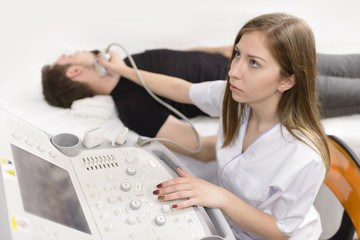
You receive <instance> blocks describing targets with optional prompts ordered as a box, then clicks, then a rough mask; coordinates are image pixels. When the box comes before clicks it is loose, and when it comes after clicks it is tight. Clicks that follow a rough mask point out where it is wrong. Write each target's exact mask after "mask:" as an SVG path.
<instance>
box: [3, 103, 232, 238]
mask: <svg viewBox="0 0 360 240" xmlns="http://www.w3.org/2000/svg"><path fill="white" fill-rule="evenodd" d="M0 129H1V133H2V137H1V139H0V159H1V162H0V166H1V171H0V211H1V213H2V214H1V216H0V232H1V235H2V239H3V237H4V239H14V240H15V239H16V240H17V239H103V240H112V239H125V240H127V239H129V240H131V239H141V240H145V239H179V240H184V239H189V240H192V239H194V240H195V239H198V240H200V239H234V237H233V235H232V233H231V230H230V228H229V226H228V225H227V223H226V220H225V218H224V216H223V215H222V214H221V212H220V211H219V210H218V209H207V208H202V207H190V208H186V209H173V208H172V207H171V206H172V205H173V204H175V203H176V201H169V202H162V201H158V199H157V196H155V195H153V191H154V190H155V189H156V185H157V184H159V183H161V182H163V181H165V180H168V179H171V178H174V177H177V174H176V172H175V169H176V167H177V166H181V167H182V168H183V169H184V170H186V171H189V170H188V169H187V168H186V166H184V165H182V163H181V162H180V161H179V160H178V159H177V158H176V156H175V155H174V154H173V153H172V152H171V151H169V150H168V149H167V148H165V147H164V146H163V145H162V144H160V143H157V142H153V143H151V144H149V145H148V146H145V147H139V146H138V145H137V144H136V142H131V141H125V143H124V144H123V145H121V146H120V145H117V146H112V145H111V144H110V142H109V141H106V140H105V141H104V142H103V144H101V145H100V146H98V147H95V148H92V149H88V148H85V147H84V146H83V145H82V144H81V141H80V140H77V139H76V138H77V137H76V136H71V134H66V135H65V136H66V138H62V139H60V140H59V141H58V140H56V138H55V137H56V136H54V137H53V136H50V135H49V134H47V133H46V132H44V131H42V130H40V129H38V128H36V127H34V126H32V125H30V124H28V123H26V122H25V121H23V120H21V119H19V118H17V117H15V116H13V115H11V114H9V113H8V112H6V111H4V110H1V109H0ZM64 139H65V140H64ZM79 142H80V143H79ZM59 145H61V146H59ZM74 147H76V148H77V149H75V150H74ZM3 213H4V214H3Z"/></svg>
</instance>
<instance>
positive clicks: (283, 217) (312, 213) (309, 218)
mask: <svg viewBox="0 0 360 240" xmlns="http://www.w3.org/2000/svg"><path fill="white" fill-rule="evenodd" d="M225 86H226V81H211V82H203V83H199V84H194V85H193V86H192V87H191V88H190V92H189V95H190V98H191V100H192V102H193V103H194V104H195V105H196V106H197V107H198V108H200V109H201V110H202V111H204V112H205V113H207V114H209V115H210V116H216V117H220V124H219V130H218V137H217V143H216V155H217V164H218V180H219V184H220V186H222V187H224V188H226V189H227V190H229V191H231V192H232V193H234V194H235V195H236V196H238V197H239V198H241V199H242V200H243V201H245V202H247V203H248V204H250V205H251V206H253V207H255V208H257V209H259V210H261V211H263V212H265V213H268V214H271V215H272V216H273V217H274V218H275V219H276V223H277V225H278V227H279V229H280V231H281V232H282V233H284V234H285V235H288V236H291V238H290V239H292V240H295V239H299V240H304V239H306V240H313V239H314V240H315V239H319V236H320V234H321V231H322V229H321V223H320V217H319V215H318V213H317V211H316V210H315V208H314V207H313V202H314V200H315V197H316V195H317V193H318V190H319V188H320V186H321V184H322V182H323V180H324V177H325V165H324V163H323V160H322V159H321V157H320V156H319V154H318V153H316V152H315V151H314V150H313V149H311V148H310V147H309V146H307V145H306V144H304V143H302V142H300V141H298V140H297V139H296V138H294V137H293V136H292V135H291V134H290V133H289V132H288V131H287V130H286V128H285V127H281V125H280V124H276V125H275V126H273V127H272V128H271V129H269V130H268V131H266V132H265V133H263V134H262V135H261V136H259V137H258V138H257V139H256V140H255V141H254V142H253V143H251V144H250V146H249V147H248V148H247V149H246V151H245V152H243V153H242V145H243V139H244V137H245V132H246V128H247V123H248V118H249V113H250V108H248V109H247V111H246V120H245V123H243V124H242V125H241V127H240V131H239V135H238V137H237V138H236V141H235V142H234V144H233V145H231V146H230V147H229V146H228V147H226V148H221V145H222V143H223V141H224V136H223V128H222V124H221V123H222V119H221V112H222V100H223V94H224V90H225ZM281 131H282V132H281ZM239 214H241V213H239ZM228 222H229V224H230V226H231V228H232V230H233V232H234V235H235V236H236V238H238V239H245V240H246V239H260V238H258V237H257V236H255V235H252V234H250V233H248V232H245V231H244V230H243V229H241V228H240V227H239V226H238V225H236V224H235V223H233V222H232V221H231V220H230V219H228Z"/></svg>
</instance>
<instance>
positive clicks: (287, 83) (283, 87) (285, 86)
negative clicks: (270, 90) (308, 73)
mask: <svg viewBox="0 0 360 240" xmlns="http://www.w3.org/2000/svg"><path fill="white" fill-rule="evenodd" d="M295 84H296V80H295V76H294V75H291V76H290V77H287V78H284V79H283V80H281V84H280V86H279V89H278V91H279V92H285V91H287V90H289V89H290V88H292V87H293V86H294V85H295Z"/></svg>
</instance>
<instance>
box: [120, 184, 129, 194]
mask: <svg viewBox="0 0 360 240" xmlns="http://www.w3.org/2000/svg"><path fill="white" fill-rule="evenodd" d="M130 188H131V185H130V183H128V182H123V183H122V184H121V185H120V189H121V190H123V191H124V192H127V191H129V190H130Z"/></svg>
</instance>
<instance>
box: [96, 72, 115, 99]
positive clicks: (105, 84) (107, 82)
mask: <svg viewBox="0 0 360 240" xmlns="http://www.w3.org/2000/svg"><path fill="white" fill-rule="evenodd" d="M119 78H120V76H119V75H118V74H114V75H106V76H105V77H99V79H97V81H95V82H94V84H93V86H92V87H93V89H94V90H95V94H97V95H110V93H111V91H112V90H113V89H114V88H115V86H116V85H117V84H118V82H119Z"/></svg>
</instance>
